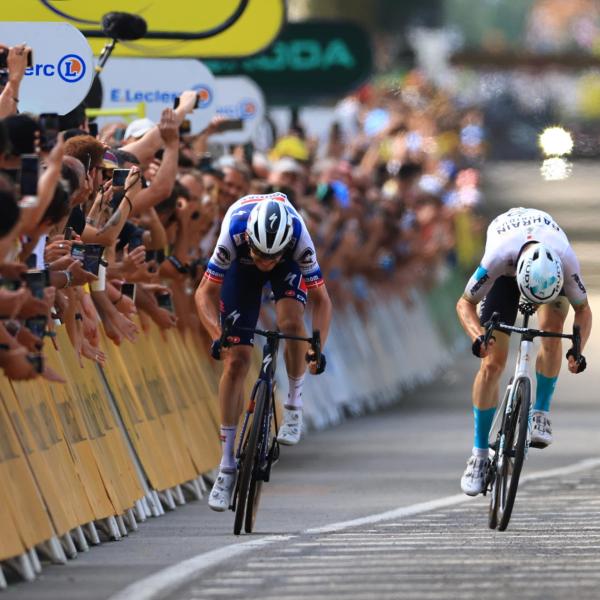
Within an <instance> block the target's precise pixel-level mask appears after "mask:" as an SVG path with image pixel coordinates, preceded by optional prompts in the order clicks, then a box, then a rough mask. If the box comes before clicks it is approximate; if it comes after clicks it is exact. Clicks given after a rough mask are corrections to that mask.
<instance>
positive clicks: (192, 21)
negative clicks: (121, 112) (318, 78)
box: [2, 0, 285, 58]
mask: <svg viewBox="0 0 600 600" xmlns="http://www.w3.org/2000/svg"><path fill="white" fill-rule="evenodd" d="M114 11H116V12H126V13H131V14H134V15H139V16H140V17H142V18H143V19H144V20H145V21H146V23H147V26H148V32H147V34H146V36H145V37H144V38H143V39H140V40H135V41H132V42H125V41H124V42H119V44H117V47H116V50H115V55H116V56H138V57H144V56H146V57H157V58H158V57H167V56H193V57H196V58H206V57H209V56H210V57H213V58H216V57H233V56H249V55H251V54H256V53H257V52H260V51H261V50H264V49H265V48H266V47H267V46H269V44H271V42H272V41H273V40H274V39H275V38H276V37H277V35H278V34H279V31H280V29H281V27H282V26H283V24H284V22H285V3H284V0H219V2H192V0H169V1H168V2H166V1H163V2H147V0H104V1H103V2H83V1H82V0H80V1H79V2H73V1H71V2H65V1H64V0H19V1H18V2H3V6H2V19H3V20H4V21H25V20H27V21H58V22H62V23H64V22H66V23H70V24H71V25H73V26H75V27H77V28H78V29H80V30H81V32H82V33H83V34H84V35H85V36H86V37H87V38H88V39H89V40H90V43H91V45H92V49H93V51H94V54H95V55H99V54H100V52H101V51H102V47H103V46H104V44H105V43H106V41H107V40H106V36H105V34H104V32H103V31H102V17H103V16H104V15H105V14H107V13H110V12H114Z"/></svg>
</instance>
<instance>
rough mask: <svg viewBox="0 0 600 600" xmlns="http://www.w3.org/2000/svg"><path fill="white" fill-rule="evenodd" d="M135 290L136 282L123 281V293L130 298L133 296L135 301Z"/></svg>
mask: <svg viewBox="0 0 600 600" xmlns="http://www.w3.org/2000/svg"><path fill="white" fill-rule="evenodd" d="M135 291H136V287H135V283H123V284H122V285H121V293H122V294H123V296H127V297H128V298H131V299H132V300H133V301H134V302H135Z"/></svg>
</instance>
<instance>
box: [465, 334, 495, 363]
mask: <svg viewBox="0 0 600 600" xmlns="http://www.w3.org/2000/svg"><path fill="white" fill-rule="evenodd" d="M484 340H485V335H483V334H482V335H480V336H478V337H476V338H475V341H474V342H473V345H472V346H471V352H472V353H473V355H474V356H476V357H477V358H483V357H482V356H481V348H482V347H483V341H484ZM490 340H494V341H496V337H495V336H493V335H492V336H490ZM489 344H490V343H489V341H488V343H487V347H489Z"/></svg>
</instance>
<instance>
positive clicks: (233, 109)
mask: <svg viewBox="0 0 600 600" xmlns="http://www.w3.org/2000/svg"><path fill="white" fill-rule="evenodd" d="M216 81H217V111H216V112H217V115H218V116H220V117H223V118H224V119H240V120H241V121H242V128H241V129H235V130H231V131H225V132H223V133H219V134H216V135H213V136H211V138H210V141H211V142H213V143H219V144H245V143H246V142H249V141H250V140H251V139H252V134H253V133H254V131H255V130H256V128H257V127H258V125H259V124H260V123H261V122H262V120H263V119H264V117H265V99H264V98H263V95H262V92H261V91H260V88H259V87H258V86H257V85H256V83H254V81H252V79H250V78H249V77H244V76H243V75H240V76H238V77H217V78H216Z"/></svg>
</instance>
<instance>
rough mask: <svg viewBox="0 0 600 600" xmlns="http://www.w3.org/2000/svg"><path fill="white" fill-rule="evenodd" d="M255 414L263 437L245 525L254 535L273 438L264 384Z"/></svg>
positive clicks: (259, 444) (259, 443) (253, 474)
mask: <svg viewBox="0 0 600 600" xmlns="http://www.w3.org/2000/svg"><path fill="white" fill-rule="evenodd" d="M255 413H256V418H257V419H260V424H261V428H260V431H261V435H260V438H259V442H258V446H257V448H256V459H255V461H254V469H253V471H252V476H251V477H250V489H249V490H248V501H247V503H246V520H245V523H244V531H245V532H246V533H252V531H253V530H254V524H255V522H256V513H257V512H258V505H259V503H260V496H261V492H262V486H263V474H262V472H261V471H262V469H263V468H265V467H266V464H263V463H264V462H265V461H266V460H267V455H268V453H269V444H270V441H271V436H272V432H267V435H265V432H266V431H267V428H266V423H265V421H266V419H268V418H269V397H268V396H267V386H266V385H265V384H264V383H261V385H260V386H259V388H258V389H257V391H256V409H255ZM259 415H260V416H259ZM269 434H270V435H269Z"/></svg>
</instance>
